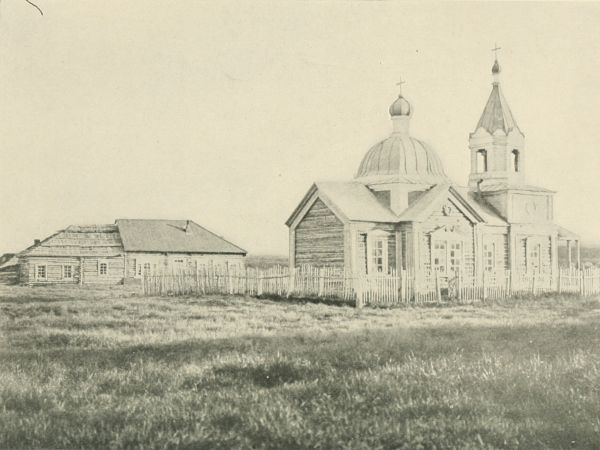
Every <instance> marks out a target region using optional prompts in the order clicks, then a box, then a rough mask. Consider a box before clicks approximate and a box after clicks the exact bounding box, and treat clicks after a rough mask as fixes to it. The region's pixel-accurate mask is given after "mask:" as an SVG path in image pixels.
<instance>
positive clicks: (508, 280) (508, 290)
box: [506, 269, 512, 297]
mask: <svg viewBox="0 0 600 450" xmlns="http://www.w3.org/2000/svg"><path fill="white" fill-rule="evenodd" d="M511 296H512V269H511V270H509V271H508V272H507V275H506V297H511Z"/></svg>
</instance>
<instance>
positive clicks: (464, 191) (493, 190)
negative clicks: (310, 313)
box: [286, 58, 579, 278]
mask: <svg viewBox="0 0 600 450" xmlns="http://www.w3.org/2000/svg"><path fill="white" fill-rule="evenodd" d="M500 72H501V69H500V65H499V64H498V60H497V58H496V60H495V62H494V65H493V68H492V75H493V83H492V91H491V93H490V96H489V98H488V101H487V103H486V105H485V107H484V109H483V112H482V114H481V117H480V119H479V121H478V122H477V126H476V127H475V130H474V131H473V132H472V133H471V134H470V135H469V149H470V165H471V171H470V175H469V180H468V186H467V187H461V186H459V185H457V184H455V183H454V182H453V181H452V180H450V179H449V178H448V176H447V175H446V173H445V171H444V167H443V165H442V162H441V160H440V158H439V157H438V154H437V153H436V151H435V150H434V149H433V148H432V147H431V146H429V145H428V144H426V143H425V142H423V141H422V140H420V139H417V138H415V137H413V136H411V133H410V121H411V119H412V114H413V108H412V106H411V104H410V103H409V102H408V100H406V99H405V98H404V97H403V96H402V94H400V95H399V96H398V98H397V99H396V100H395V101H394V102H393V103H392V105H391V106H390V108H389V112H390V116H391V119H392V126H393V131H392V133H391V135H390V136H389V137H387V138H386V139H384V140H382V141H380V142H378V143H377V144H375V145H374V146H373V147H372V148H371V149H370V150H369V151H368V152H367V153H366V154H365V156H364V158H363V160H362V162H361V163H360V165H359V167H358V171H357V172H356V175H355V177H354V179H353V180H352V181H348V182H316V183H314V184H313V185H312V186H311V188H310V189H309V190H308V192H307V194H306V195H305V196H304V198H303V199H302V201H301V202H300V203H299V205H298V206H297V207H296V209H295V210H294V212H293V213H292V215H291V216H290V218H289V219H288V220H287V222H286V224H287V226H288V227H289V239H290V244H289V245H290V266H291V267H298V266H302V265H304V264H309V265H312V266H316V267H325V266H327V267H332V266H333V267H339V268H344V269H346V270H349V271H352V272H354V273H379V272H383V273H388V272H390V271H392V270H393V269H395V270H399V269H407V270H414V271H417V272H422V273H433V271H436V272H437V273H438V274H439V275H440V276H441V277H448V278H449V277H451V276H453V275H455V274H456V273H457V272H459V271H460V272H461V273H462V274H464V275H465V276H473V277H479V276H483V274H484V272H486V271H487V272H495V271H499V270H505V269H513V270H517V271H519V272H531V271H534V272H540V273H547V274H555V273H556V272H557V270H558V245H559V241H561V240H564V241H568V244H569V257H570V255H571V251H570V247H571V242H572V241H576V242H577V244H578V248H579V238H578V237H577V236H576V235H575V234H573V233H571V232H569V231H567V230H565V229H564V228H562V227H559V226H558V225H556V224H555V223H554V222H553V198H554V194H555V192H553V191H551V190H548V189H545V188H542V187H537V186H533V185H530V184H528V183H527V181H526V178H525V172H526V167H527V165H526V162H527V158H526V155H527V154H526V151H525V137H524V134H523V132H522V131H521V129H520V128H519V126H518V125H517V122H516V120H515V118H514V116H513V114H512V112H511V110H510V108H509V106H508V102H507V101H506V99H505V97H504V95H503V93H502V89H501V84H500Z"/></svg>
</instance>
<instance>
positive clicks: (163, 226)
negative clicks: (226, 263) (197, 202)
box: [116, 219, 246, 255]
mask: <svg viewBox="0 0 600 450" xmlns="http://www.w3.org/2000/svg"><path fill="white" fill-rule="evenodd" d="M116 225H117V227H118V229H119V232H120V234H121V239H122V241H123V247H124V249H125V251H128V252H132V251H140V252H171V253H210V254H240V255H245V254H246V250H244V249H242V248H240V247H238V246H237V245H234V244H232V243H231V242H229V241H227V240H225V239H224V238H222V237H221V236H217V235H216V234H214V233H212V232H210V231H208V230H207V229H206V228H203V227H201V226H200V225H198V224H197V223H195V222H193V221H191V220H150V219H117V221H116Z"/></svg>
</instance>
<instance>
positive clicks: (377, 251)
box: [371, 239, 387, 273]
mask: <svg viewBox="0 0 600 450" xmlns="http://www.w3.org/2000/svg"><path fill="white" fill-rule="evenodd" d="M386 243H387V240H386V239H374V240H373V244H372V248H371V270H372V272H374V273H387V252H386Z"/></svg>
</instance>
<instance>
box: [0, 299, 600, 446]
mask: <svg viewBox="0 0 600 450" xmlns="http://www.w3.org/2000/svg"><path fill="white" fill-rule="evenodd" d="M0 330H1V333H0V448H25V447H27V448H32V447H33V448H40V447H43V448H198V449H200V448H206V449H213V448H280V449H284V448H285V449H287V448H324V449H333V448H365V449H374V448H406V449H418V448H438V449H439V448H461V449H465V448H473V449H475V448H477V449H480V448H522V449H535V448H565V449H566V448H578V449H579V448H581V449H584V448H588V449H597V448H598V447H599V445H600V406H599V405H600V301H599V300H598V299H591V300H590V299H587V300H579V299H540V300H538V301H536V302H535V303H534V302H525V303H520V304H517V303H512V304H505V305H495V306H486V307H474V306H460V307H459V306H456V307H447V308H430V309H395V310H384V309H365V310H363V311H362V312H357V311H356V310H354V309H353V308H350V307H338V306H331V305H325V304H314V303H304V302H294V303H287V302H286V303H283V302H276V301H271V300H257V299H248V298H246V299H245V298H222V297H210V298H143V297H139V296H127V295H125V294H123V293H121V292H120V291H118V290H115V291H91V290H90V291H78V290H69V289H66V290H60V289H52V288H23V287H14V288H6V287H0Z"/></svg>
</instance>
